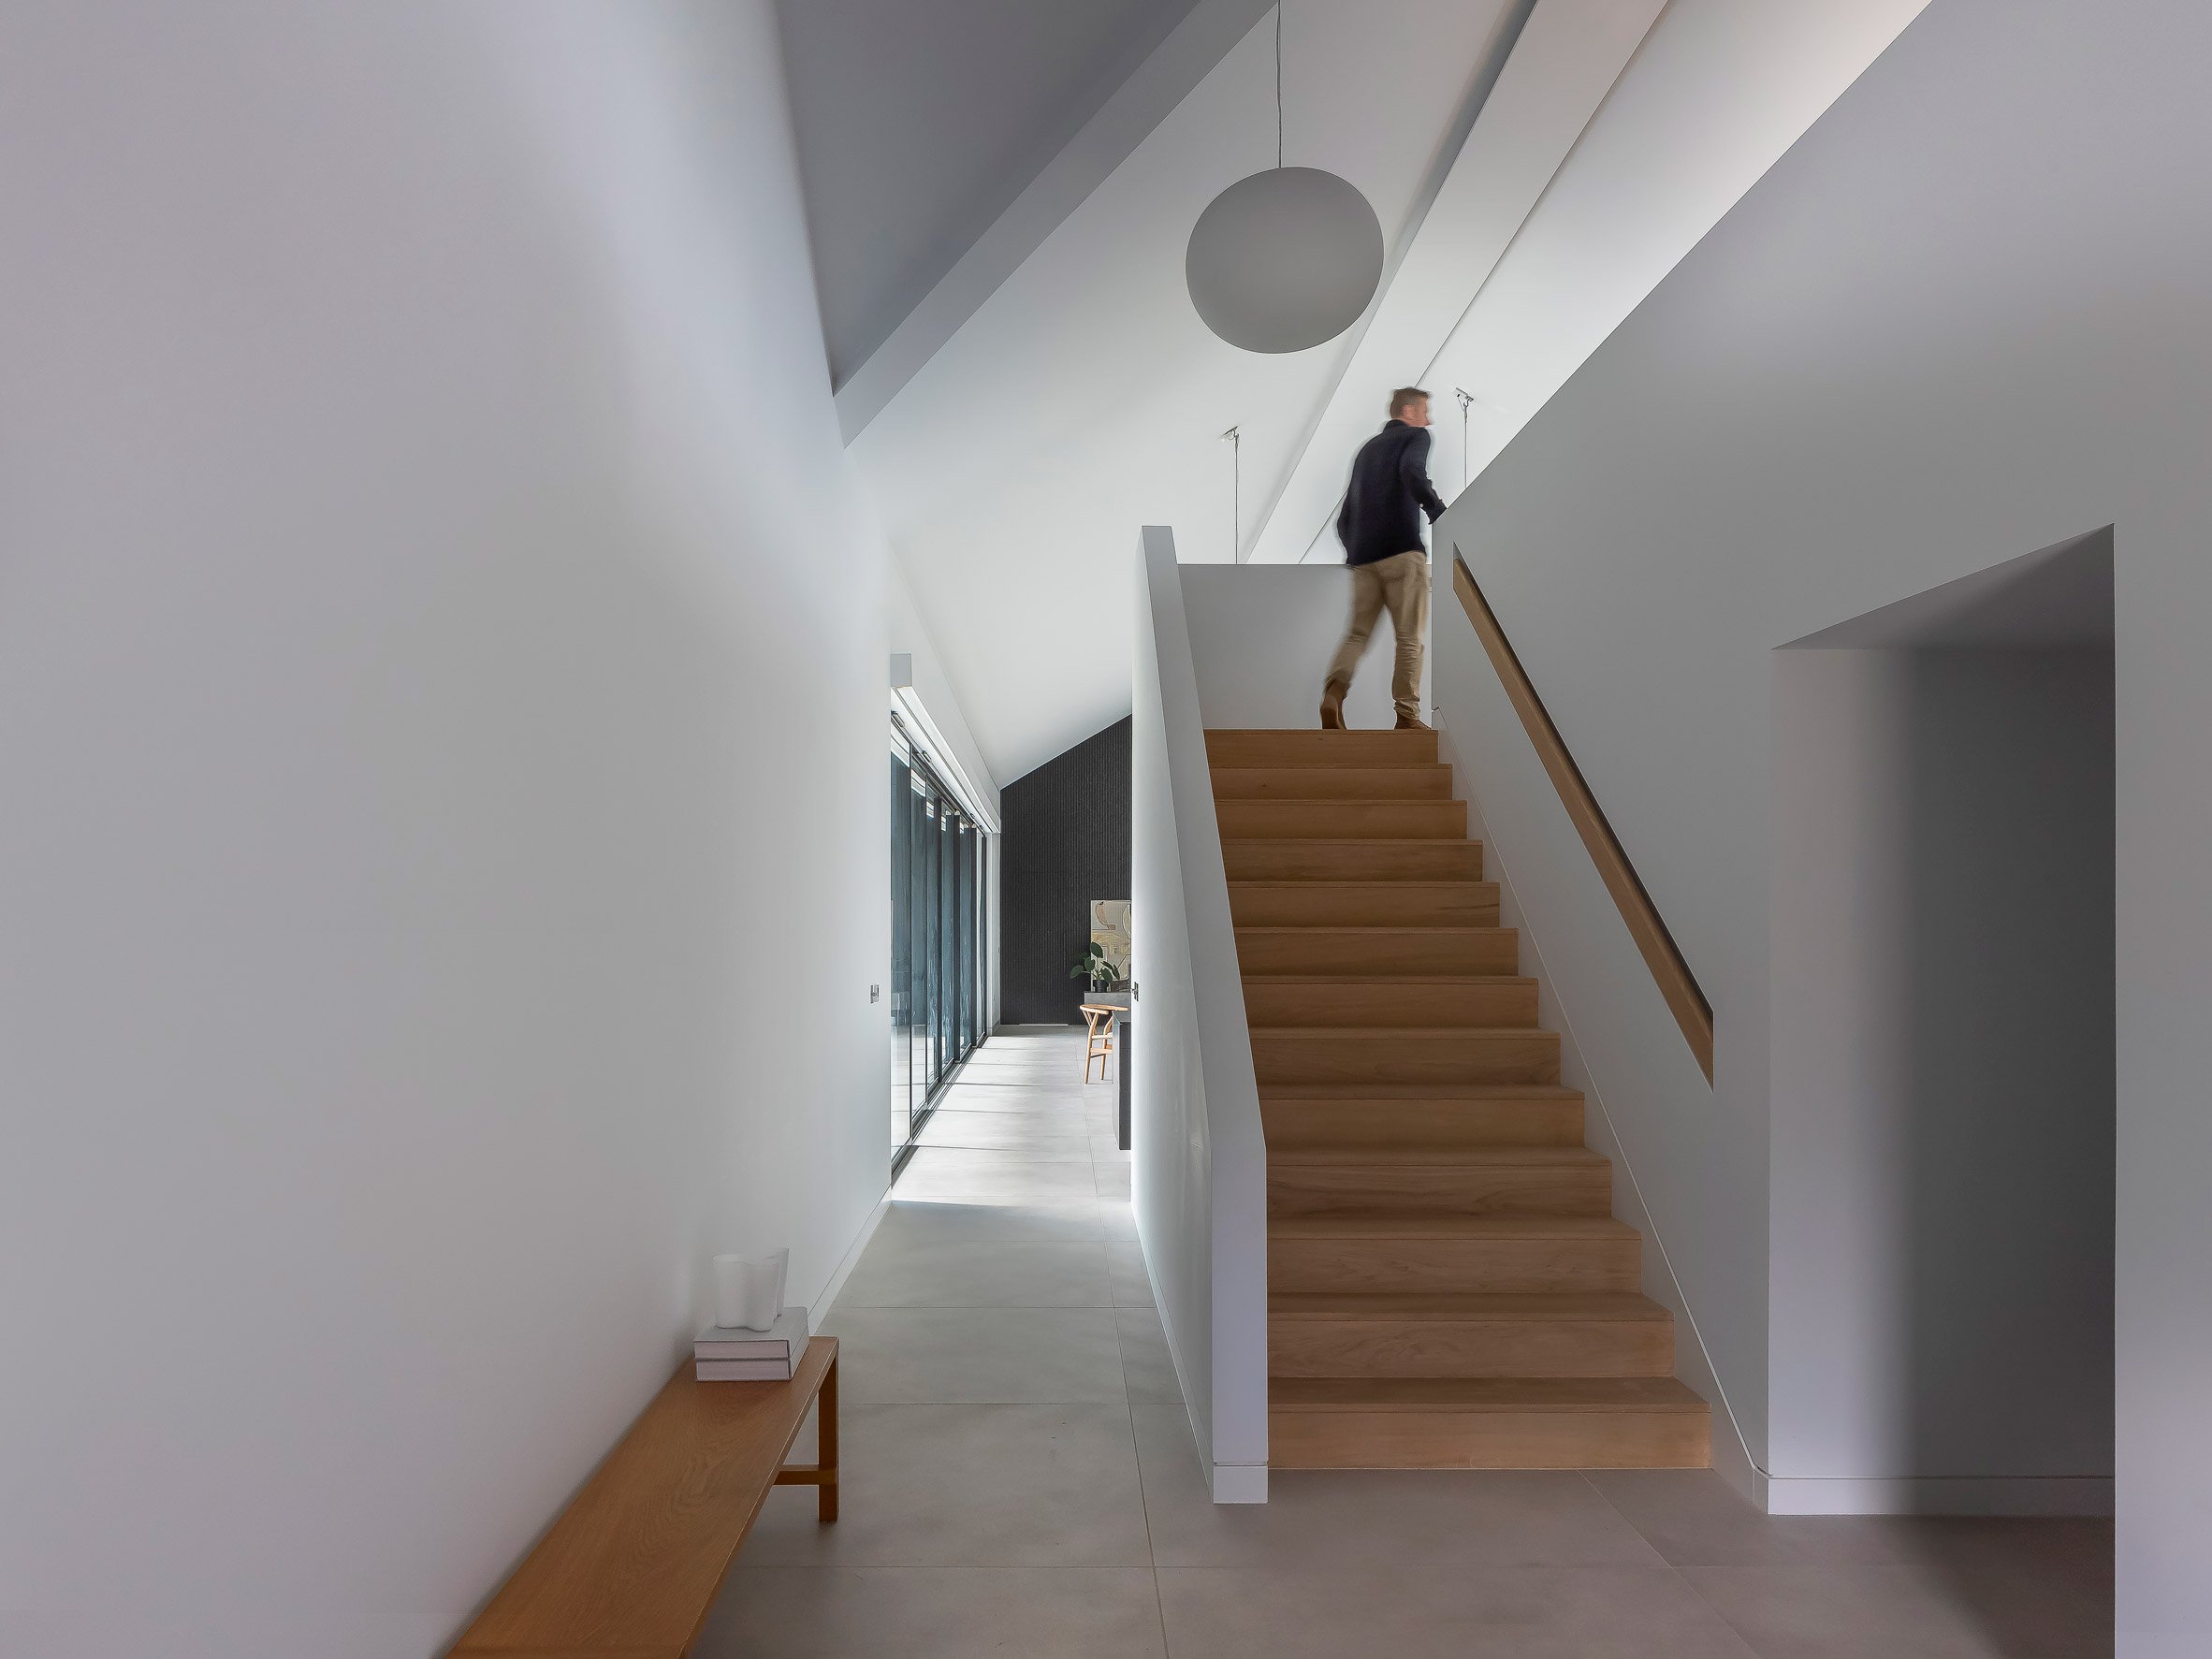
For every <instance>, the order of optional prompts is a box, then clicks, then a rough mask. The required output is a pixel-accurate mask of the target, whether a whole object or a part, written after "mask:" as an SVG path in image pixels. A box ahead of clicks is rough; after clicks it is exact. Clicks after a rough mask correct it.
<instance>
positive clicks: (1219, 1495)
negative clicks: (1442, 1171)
mask: <svg viewBox="0 0 2212 1659" xmlns="http://www.w3.org/2000/svg"><path fill="white" fill-rule="evenodd" d="M1138 575H1139V582H1140V589H1139V595H1138V598H1139V604H1140V607H1141V609H1142V616H1141V618H1140V626H1139V633H1140V639H1139V645H1138V662H1137V672H1138V675H1139V677H1140V678H1142V677H1144V676H1145V674H1146V671H1147V670H1148V669H1151V670H1152V671H1154V672H1155V673H1156V674H1157V683H1156V684H1155V685H1154V686H1151V687H1145V686H1142V685H1140V686H1138V687H1137V688H1135V693H1136V694H1135V704H1136V707H1137V709H1138V713H1139V722H1140V727H1141V728H1142V729H1140V730H1139V731H1138V732H1137V733H1136V735H1135V743H1136V745H1137V748H1138V761H1137V764H1138V768H1139V772H1140V793H1141V794H1142V793H1148V791H1149V789H1150V788H1151V787H1153V786H1152V784H1151V783H1150V781H1149V779H1148V776H1147V775H1148V771H1149V769H1150V767H1151V765H1152V763H1153V755H1152V753H1151V752H1150V746H1151V745H1153V744H1155V743H1157V744H1158V745H1159V746H1160V748H1161V750H1163V751H1164V761H1165V765H1164V779H1165V784H1166V792H1167V794H1168V797H1169V798H1168V802H1167V806H1168V812H1167V813H1166V814H1165V818H1164V823H1165V824H1166V825H1167V826H1171V835H1172V840H1173V846H1172V849H1171V850H1170V851H1171V854H1172V865H1173V870H1172V872H1171V880H1169V881H1168V882H1167V883H1165V884H1164V887H1163V889H1162V890H1163V891H1165V890H1167V889H1175V888H1179V896H1180V899H1181V906H1180V912H1181V913H1180V916H1179V917H1174V918H1163V917H1155V918H1153V919H1152V920H1151V921H1150V922H1148V921H1147V918H1146V916H1145V914H1144V911H1143V908H1142V900H1141V901H1140V906H1139V909H1138V911H1137V914H1136V916H1135V918H1134V924H1135V932H1136V941H1137V953H1138V977H1137V987H1138V997H1139V999H1138V1001H1137V1003H1136V1006H1135V1008H1134V1010H1133V1012H1134V1017H1135V1033H1134V1045H1133V1046H1134V1053H1135V1070H1133V1072H1132V1084H1134V1085H1136V1086H1137V1087H1138V1091H1139V1094H1138V1098H1137V1099H1135V1100H1134V1101H1133V1105H1134V1107H1135V1110H1136V1115H1137V1121H1138V1132H1139V1136H1140V1138H1142V1135H1143V1134H1144V1133H1145V1131H1146V1130H1147V1129H1150V1130H1152V1131H1153V1132H1155V1133H1158V1132H1161V1131H1163V1130H1166V1129H1170V1128H1180V1129H1181V1131H1182V1134H1183V1136H1184V1140H1185V1144H1186V1149H1187V1152H1186V1157H1185V1158H1184V1161H1183V1163H1182V1164H1181V1165H1180V1166H1175V1165H1172V1164H1170V1163H1167V1162H1163V1161H1162V1159H1163V1157H1165V1152H1166V1149H1163V1148H1159V1147H1152V1148H1145V1147H1142V1146H1140V1147H1139V1148H1138V1151H1137V1156H1136V1157H1134V1158H1133V1160H1132V1162H1133V1163H1134V1165H1135V1166H1136V1168H1135V1172H1134V1182H1135V1186H1136V1188H1137V1215H1138V1228H1139V1233H1140V1237H1141V1238H1142V1241H1143V1244H1144V1251H1145V1259H1146V1267H1147V1271H1148V1273H1150V1274H1151V1276H1152V1279H1153V1284H1154V1288H1155V1293H1156V1300H1157V1302H1158V1306H1159V1310H1160V1316H1161V1322H1162V1325H1163V1327H1164V1328H1165V1330H1166V1332H1167V1334H1168V1343H1169V1348H1170V1351H1171V1354H1172V1355H1173V1358H1174V1363H1175V1371H1176V1375H1177V1378H1178V1380H1179V1381H1180V1382H1182V1384H1183V1385H1184V1392H1185V1398H1186V1403H1187V1404H1188V1405H1189V1409H1190V1414H1191V1426H1192V1430H1193V1433H1194V1434H1195V1436H1196V1438H1197V1442H1198V1445H1199V1448H1200V1456H1201V1459H1202V1460H1203V1461H1204V1462H1205V1464H1206V1472H1207V1476H1208V1480H1209V1484H1210V1487H1211V1489H1212V1492H1213V1495H1214V1498H1215V1502H1217V1503H1262V1502H1265V1501H1266V1497H1267V1143H1266V1136H1265V1134H1264V1131H1263V1129H1262V1127H1261V1122H1260V1114H1259V1084H1258V1081H1257V1078H1256V1077H1255V1074H1254V1071H1253V1065H1252V1043H1251V1034H1250V1030H1249V1028H1248V1026H1247V1024H1246V1020H1245V1013H1244V980H1243V975H1242V972H1241V970H1240V968H1239V966H1238V961H1237V949H1236V931H1235V926H1234V924H1233V922H1232V921H1231V918H1230V908H1229V879H1228V871H1227V867H1226V866H1225V864H1224V862H1223V859H1222V852H1221V835H1220V828H1219V825H1218V823H1217V822H1216V819H1215V811H1214V790H1213V777H1212V770H1211V767H1210V764H1209V763H1208V759H1207V753H1206V734H1205V722H1204V719H1203V715H1202V711H1201V706H1200V701H1199V691H1198V677H1197V672H1196V668H1195V666H1194V661H1193V657H1192V653H1191V645H1190V633H1189V625H1188V620H1187V618H1186V613H1185V607H1184V599H1183V583H1182V573H1181V570H1180V569H1179V567H1178V565H1177V561H1176V558H1175V545H1174V536H1173V533H1172V531H1169V530H1167V529H1165V528H1163V527H1160V526H1147V527H1146V528H1145V529H1144V530H1143V531H1142V546H1141V555H1140V569H1139V573H1138ZM1156 710H1157V720H1158V724H1157V729H1155V728H1154V727H1153V725H1152V716H1153V714H1154V712H1155V711H1156ZM1162 823H1163V821H1162V819H1161V817H1160V815H1158V814H1157V812H1155V811H1151V810H1148V809H1146V808H1144V807H1142V806H1141V807H1140V810H1139V813H1138V818H1137V822H1136V826H1135V828H1136V834H1137V836H1138V837H1141V838H1142V837H1157V836H1158V835H1159V834H1160V833H1161V828H1162ZM1151 851H1152V852H1153V853H1154V855H1155V857H1157V854H1158V853H1159V852H1160V851H1161V850H1160V849H1158V848H1157V847H1155V848H1152V849H1151ZM1145 853H1146V849H1145V848H1143V847H1142V846H1141V847H1140V848H1139V850H1138V862H1139V864H1140V866H1145ZM1146 867H1149V868H1152V869H1155V870H1157V869H1158V868H1159V866H1157V864H1155V865H1152V866H1146ZM1145 880H1146V878H1145V877H1144V876H1142V875H1141V876H1140V878H1139V882H1138V885H1139V887H1140V889H1142V886H1143V885H1144V883H1145ZM1163 923H1164V924H1166V925H1162V924H1163ZM1148 939H1149V940H1150V941H1151V943H1152V945H1153V946H1154V948H1155V949H1164V950H1165V952H1166V954H1165V955H1162V956H1148V953H1147V940H1148ZM1177 942H1179V943H1180V944H1181V945H1182V946H1183V947H1184V948H1183V949H1182V950H1180V951H1177V950H1174V949H1173V948H1172V946H1173V944H1174V943H1177ZM1176 956H1181V957H1183V958H1185V959H1184V960H1182V961H1176V960H1173V958H1174V957H1176ZM1154 962H1157V963H1159V964H1160V968H1162V969H1164V970H1165V979H1164V982H1160V983H1159V984H1158V985H1157V990H1156V992H1155V995H1154V997H1151V998H1147V997H1145V996H1144V990H1145V983H1146V979H1147V977H1148V975H1147V972H1146V969H1147V968H1148V967H1150V966H1151V964H1152V963H1154ZM1186 976H1187V977H1186ZM1178 982H1180V983H1178ZM1179 994H1186V1006H1185V1007H1179V1008H1174V1009H1171V1008H1169V1007H1166V1006H1163V1001H1162V999H1163V998H1165V997H1175V996H1178V995H1179ZM1185 1015H1187V1019H1185V1018H1183V1017H1182V1016H1185ZM1186 1038H1187V1040H1188V1042H1189V1049H1186V1051H1185V1052H1183V1053H1181V1054H1171V1053H1168V1052H1165V1051H1164V1050H1161V1049H1157V1048H1155V1049H1147V1047H1146V1044H1147V1042H1148V1041H1184V1040H1185V1039H1186ZM1191 1050H1194V1051H1195V1052H1190V1051H1191ZM1192 1060H1195V1062H1196V1064H1195V1067H1194V1066H1193V1065H1192V1064H1191V1063H1190V1062H1191V1061H1192ZM1194 1070H1195V1073H1196V1075H1195V1077H1194V1076H1193V1075H1192V1073H1193V1071H1194ZM1191 1084H1196V1087H1195V1089H1194V1088H1192V1087H1191ZM1158 1091H1173V1092H1175V1093H1176V1094H1177V1096H1178V1098H1177V1099H1175V1100H1173V1101H1169V1100H1166V1099H1159V1098H1157V1092H1158ZM1146 1094H1155V1096H1156V1098H1154V1099H1144V1098H1143V1097H1144V1096H1145V1095H1146ZM1194 1096H1195V1099H1193V1098H1192V1097H1194ZM1194 1118H1195V1121H1193V1119H1194ZM1178 1150H1184V1149H1178ZM1183 1172H1186V1173H1187V1174H1188V1175H1189V1177H1190V1178H1191V1181H1192V1183H1193V1185H1194V1186H1195V1187H1196V1190H1194V1191H1191V1192H1189V1193H1188V1194H1187V1197H1188V1198H1190V1199H1194V1200H1197V1201H1200V1202H1201V1203H1202V1217H1201V1216H1199V1215H1192V1214H1191V1211H1190V1209H1189V1207H1188V1206H1187V1205H1186V1206H1185V1207H1184V1209H1183V1210H1182V1211H1181V1212H1180V1216H1181V1217H1186V1218H1188V1219H1190V1220H1192V1221H1193V1222H1197V1221H1200V1220H1201V1219H1202V1223H1203V1238H1202V1240H1201V1238H1199V1237H1197V1236H1193V1235H1195V1234H1196V1233H1197V1231H1198V1228H1197V1227H1196V1226H1193V1227H1192V1228H1190V1229H1188V1230H1179V1229H1178V1228H1177V1226H1176V1225H1175V1222H1176V1219H1177V1218H1178V1217H1171V1215H1169V1214H1168V1212H1167V1210H1166V1208H1165V1204H1166V1195H1164V1194H1161V1195H1157V1199H1158V1201H1157V1202H1156V1201H1155V1199H1156V1195H1155V1194H1153V1193H1151V1192H1149V1191H1148V1190H1146V1187H1147V1183H1148V1181H1151V1180H1155V1179H1157V1180H1162V1181H1164V1180H1167V1179H1170V1178H1172V1177H1173V1176H1174V1175H1176V1174H1178V1173H1183ZM1170 1250H1178V1251H1180V1252H1182V1253H1183V1254H1184V1255H1185V1256H1186V1257H1187V1258H1188V1259H1187V1260H1186V1261H1167V1260H1162V1259H1159V1253H1162V1252H1166V1251H1170ZM1185 1267H1187V1268H1190V1269H1193V1270H1196V1271H1197V1272H1198V1273H1200V1275H1201V1283H1200V1284H1196V1285H1194V1284H1192V1283H1191V1282H1190V1280H1189V1279H1188V1278H1187V1277H1186V1274H1185V1273H1182V1272H1179V1271H1178V1269H1181V1268H1185ZM1201 1288H1202V1291H1203V1295H1202V1298H1201V1296H1200V1295H1198V1294H1194V1293H1193V1292H1195V1291H1197V1290H1199V1289H1201ZM1201 1303H1202V1305H1201ZM1201 1327H1202V1328H1201ZM1194 1342H1197V1343H1203V1344H1204V1351H1203V1352H1202V1353H1199V1352H1194V1351H1193V1349H1192V1347H1191V1345H1192V1344H1193V1343H1194Z"/></svg>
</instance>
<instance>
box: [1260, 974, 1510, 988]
mask: <svg viewBox="0 0 2212 1659" xmlns="http://www.w3.org/2000/svg"><path fill="white" fill-rule="evenodd" d="M1244 978H1245V979H1248V980H1265V981H1266V982H1268V983H1269V984H1271V985H1361V986H1367V985H1533V984H1535V980H1534V979H1533V978H1531V977H1530V976H1529V975H1527V974H1525V973H1248V974H1245V975H1244Z"/></svg>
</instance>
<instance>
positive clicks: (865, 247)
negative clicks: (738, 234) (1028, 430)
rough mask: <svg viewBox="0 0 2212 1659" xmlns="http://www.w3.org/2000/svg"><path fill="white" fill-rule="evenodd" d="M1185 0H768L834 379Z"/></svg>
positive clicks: (946, 265) (1169, 24)
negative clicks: (786, 80)
mask: <svg viewBox="0 0 2212 1659" xmlns="http://www.w3.org/2000/svg"><path fill="white" fill-rule="evenodd" d="M1191 5H1192V0H781V3H780V5H779V7H778V10H779V22H780V23H781V25H782V29H783V51H784V59H785V63H786V65H787V68H788V71H789V75H790V80H791V93H792V124H793V129H794V132H795V135H796V138H797V140H798V149H799V173H800V177H801V178H802V180H804V182H805V184H806V191H807V215H808V232H809V235H810V237H811V239H812V240H813V244H814V271H815V284H816V287H817V289H818V290H819V292H820V294H821V298H822V332H823V335H824V338H825V342H826V344H827V346H828V349H829V357H830V374H831V380H832V382H833V384H838V383H842V382H843V381H844V380H845V379H846V378H847V377H848V376H849V375H850V374H851V371H852V370H853V369H854V368H856V367H857V366H858V365H859V364H860V363H861V362H863V361H865V360H866V357H867V356H868V354H869V353H870V352H872V351H874V350H875V348H876V347H877V346H878V345H880V344H881V343H882V342H883V339H884V337H885V336H886V335H888V334H889V333H890V332H891V330H892V329H893V328H894V327H896V326H897V324H898V322H899V320H900V319H901V318H902V317H904V316H905V315H906V314H907V313H908V312H910V311H911V310H912V309H913V307H914V305H915V303H916V302H917V301H918V300H920V299H921V298H922V297H923V296H924V294H926V293H927V292H928V291H929V289H930V287H931V286H932V285H933V284H935V283H936V282H937V281H938V280H939V278H941V277H942V276H943V275H944V274H945V272H946V271H947V270H949V269H951V268H952V266H953V262H954V261H955V260H956V259H958V258H959V256H960V255H961V253H962V251H963V250H965V249H966V248H967V247H968V245H969V244H970V243H971V242H973V241H974V240H975V239H976V238H977V237H979V236H981V235H982V232H983V231H984V230H985V229H987V228H988V227H989V226H990V224H991V222H992V220H994V219H995V218H997V216H998V214H999V213H1000V212H1002V211H1004V210H1005V209H1006V208H1007V206H1008V205H1009V204H1010V203H1011V202H1012V200H1013V199H1014V197H1015V196H1017V195H1018V194H1019V193H1020V191H1021V189H1022V187H1023V186H1024V185H1026V184H1027V183H1028V182H1029V181H1030V180H1031V179H1032V178H1034V177H1035V176H1036V174H1037V172H1038V170H1039V169H1040V168H1041V167H1043V166H1044V164H1045V163H1046V162H1048V161H1050V160H1051V159H1052V157H1053V156H1054V155H1055V153H1057V152H1058V151H1059V150H1060V148H1061V146H1063V145H1064V144H1066V143H1067V141H1068V140H1069V139H1070V138H1071V137H1073V136H1074V134H1075V133H1076V131H1077V130H1078V129H1080V128H1081V127H1082V125H1083V124H1084V122H1085V121H1087V120H1088V119H1089V118H1090V117H1091V116H1092V115H1093V114H1094V113H1095V112H1096V111H1097V109H1098V108H1099V104H1101V103H1102V102H1103V101H1104V100H1105V98H1106V96H1107V95H1108V94H1110V93H1112V92H1113V89H1114V88H1115V87H1116V86H1118V85H1119V84H1120V83H1121V82H1122V81H1123V80H1126V79H1127V78H1128V75H1129V74H1130V72H1131V71H1132V70H1133V69H1134V68H1135V67H1136V66H1137V65H1139V64H1140V63H1142V61H1143V59H1144V57H1145V56H1146V55H1147V54H1148V53H1149V52H1150V51H1152V50H1153V49H1154V48H1155V47H1157V45H1158V44H1159V42H1160V41H1161V40H1162V39H1163V38H1165V37H1166V36H1167V34H1168V32H1169V31H1170V30H1171V29H1172V28H1173V27H1174V26H1175V25H1176V24H1177V23H1178V22H1181V21H1182V20H1183V17H1184V14H1185V13H1186V12H1188V11H1189V9H1190V7H1191Z"/></svg>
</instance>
